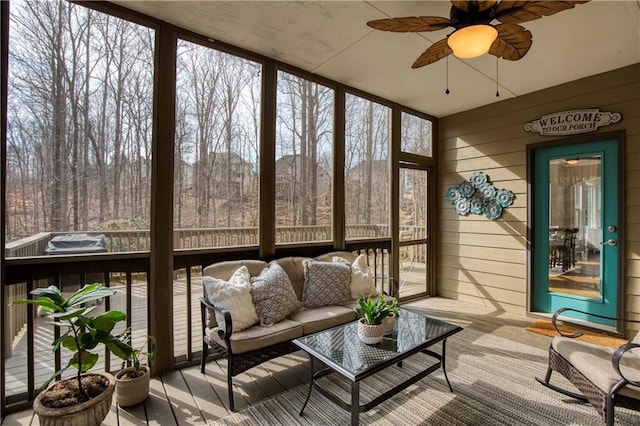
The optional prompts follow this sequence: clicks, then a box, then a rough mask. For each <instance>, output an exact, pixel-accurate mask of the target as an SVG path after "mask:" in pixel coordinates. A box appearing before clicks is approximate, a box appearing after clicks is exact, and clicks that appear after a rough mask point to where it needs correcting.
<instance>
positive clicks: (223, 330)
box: [200, 297, 233, 341]
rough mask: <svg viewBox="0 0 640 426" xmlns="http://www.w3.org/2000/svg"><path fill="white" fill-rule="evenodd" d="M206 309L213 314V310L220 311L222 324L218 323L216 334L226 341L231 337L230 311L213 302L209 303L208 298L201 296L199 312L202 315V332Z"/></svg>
mask: <svg viewBox="0 0 640 426" xmlns="http://www.w3.org/2000/svg"><path fill="white" fill-rule="evenodd" d="M206 309H209V310H210V311H211V314H212V315H215V312H218V313H220V315H222V318H224V324H218V335H219V336H220V338H221V339H223V340H225V341H228V340H229V339H230V338H231V332H232V330H233V323H232V322H231V312H229V311H227V310H226V309H220V308H218V307H216V306H215V305H214V304H213V303H211V302H210V301H209V300H208V299H205V298H204V297H201V298H200V312H201V317H202V333H204V329H205V328H206V326H207V324H206V321H207V320H206V315H205V312H206ZM216 321H217V319H216Z"/></svg>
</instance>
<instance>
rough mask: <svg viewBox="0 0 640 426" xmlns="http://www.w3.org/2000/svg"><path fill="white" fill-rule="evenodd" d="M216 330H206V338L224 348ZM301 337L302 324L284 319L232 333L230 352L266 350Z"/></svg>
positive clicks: (223, 342)
mask: <svg viewBox="0 0 640 426" xmlns="http://www.w3.org/2000/svg"><path fill="white" fill-rule="evenodd" d="M217 331H218V329H217V328H209V329H207V330H206V333H207V336H208V337H209V338H210V339H212V340H214V341H215V342H217V343H218V344H219V345H221V346H222V347H226V344H225V341H224V340H222V339H221V338H220V336H219V335H218V333H217ZM301 336H302V324H299V323H297V322H294V321H291V320H288V319H284V320H282V321H280V322H278V323H276V324H273V325H272V326H269V327H263V326H261V325H254V326H253V327H249V328H247V329H246V330H242V331H241V332H239V333H233V334H232V335H231V337H230V344H231V351H232V352H233V353H234V354H241V353H245V352H249V351H255V350H257V349H262V348H266V347H267V346H272V345H275V344H277V343H282V342H287V341H289V340H293V339H296V338H298V337H301Z"/></svg>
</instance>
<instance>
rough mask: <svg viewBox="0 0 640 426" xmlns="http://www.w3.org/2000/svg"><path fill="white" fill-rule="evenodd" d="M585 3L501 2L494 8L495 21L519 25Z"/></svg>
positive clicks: (584, 1) (584, 0)
mask: <svg viewBox="0 0 640 426" xmlns="http://www.w3.org/2000/svg"><path fill="white" fill-rule="evenodd" d="M587 1H588V0H581V1H502V2H500V4H498V7H497V8H496V19H497V20H498V21H500V22H502V23H505V24H519V23H522V22H529V21H533V20H535V19H539V18H542V17H543V16H550V15H553V14H556V13H558V12H562V11H563V10H567V9H573V8H574V7H575V5H577V4H583V3H587Z"/></svg>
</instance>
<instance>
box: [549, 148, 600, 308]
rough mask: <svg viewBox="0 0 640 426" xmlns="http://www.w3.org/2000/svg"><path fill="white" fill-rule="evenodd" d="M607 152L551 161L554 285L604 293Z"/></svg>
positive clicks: (573, 290) (572, 291)
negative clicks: (603, 193) (603, 186)
mask: <svg viewBox="0 0 640 426" xmlns="http://www.w3.org/2000/svg"><path fill="white" fill-rule="evenodd" d="M601 170H602V168H601V157H600V156H589V157H579V158H561V159H556V160H551V161H550V162H549V184H550V187H549V224H550V226H549V291H551V292H560V293H565V294H570V295H574V296H582V297H588V298H600V290H601V286H600V283H601V277H600V263H601V262H600V247H601V246H600V241H601V238H602V230H601V207H602V206H601V182H602V179H601Z"/></svg>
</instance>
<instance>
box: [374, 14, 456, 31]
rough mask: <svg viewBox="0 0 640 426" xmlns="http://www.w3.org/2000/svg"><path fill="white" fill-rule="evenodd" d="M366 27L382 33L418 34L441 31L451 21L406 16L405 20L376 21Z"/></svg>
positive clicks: (431, 17) (430, 17)
mask: <svg viewBox="0 0 640 426" xmlns="http://www.w3.org/2000/svg"><path fill="white" fill-rule="evenodd" d="M367 25H368V26H370V27H371V28H375V29H376V30H382V31H393V32H396V33H420V32H424V31H437V30H442V29H444V28H447V27H448V26H450V25H451V21H450V20H449V19H448V18H443V17H441V16H408V17H406V18H390V19H378V20H376V21H369V22H367Z"/></svg>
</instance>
